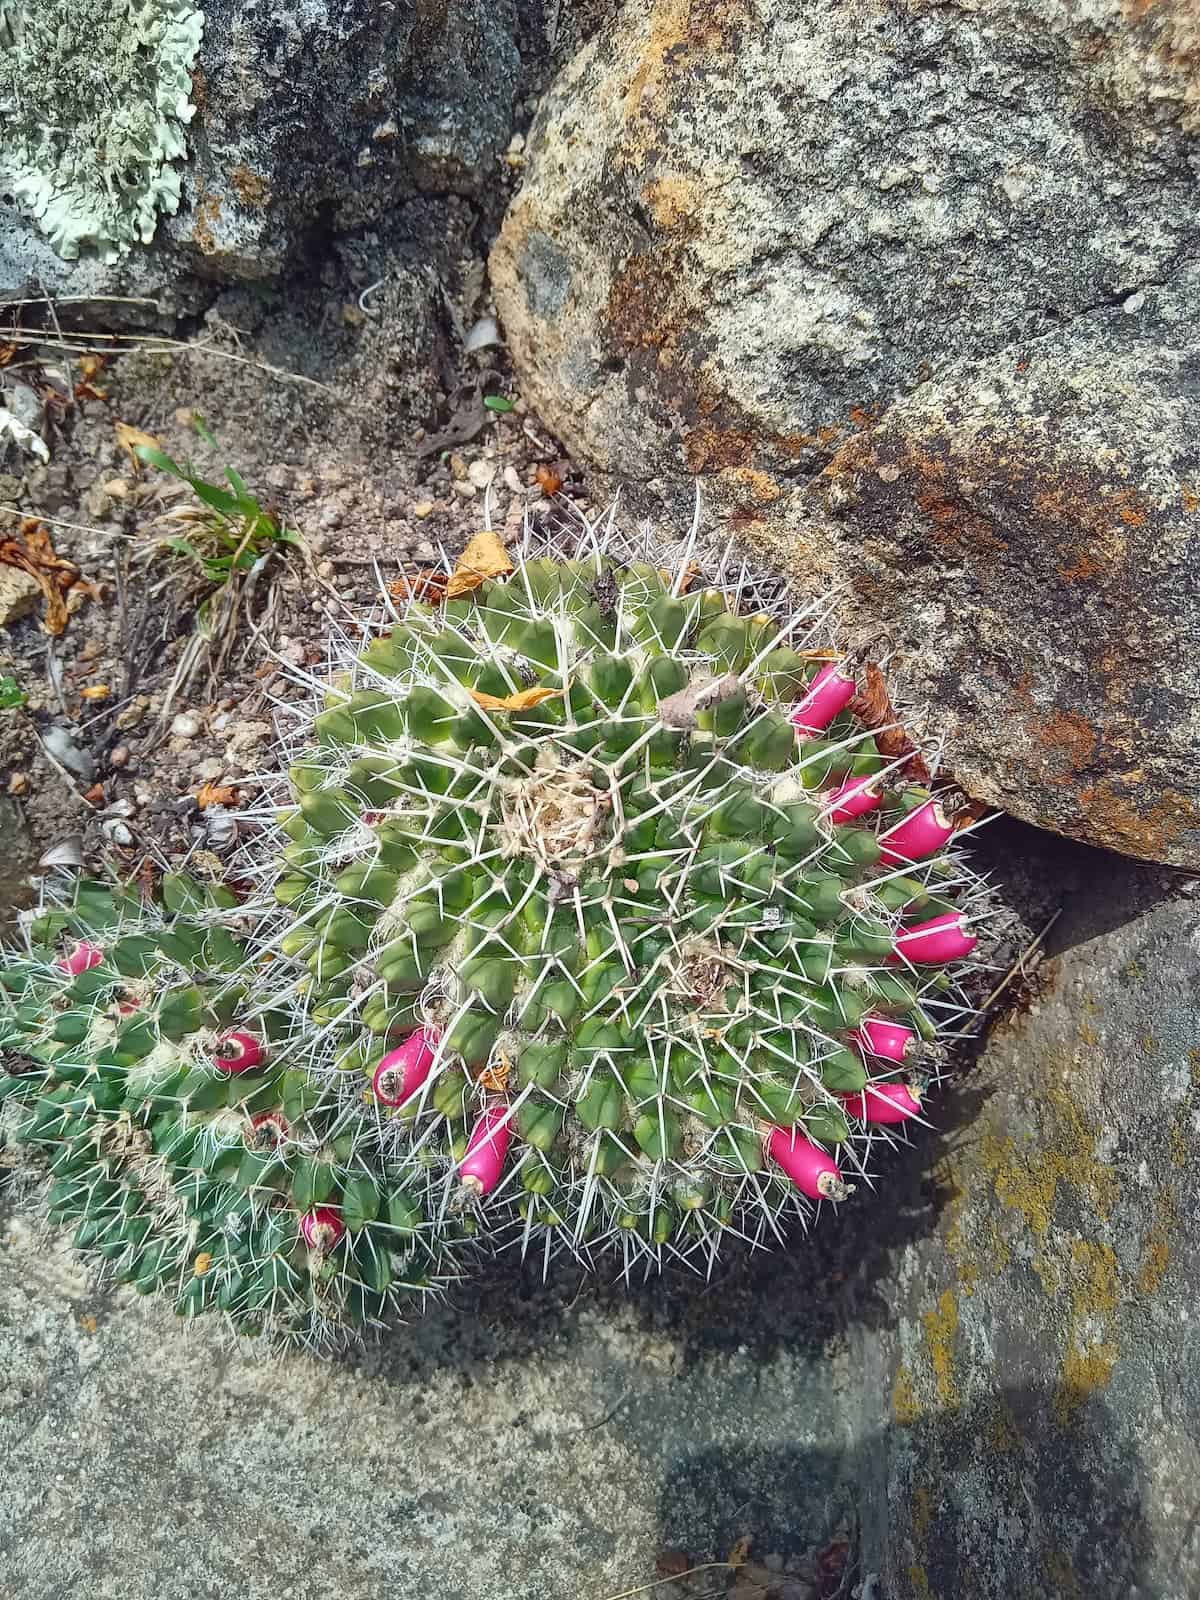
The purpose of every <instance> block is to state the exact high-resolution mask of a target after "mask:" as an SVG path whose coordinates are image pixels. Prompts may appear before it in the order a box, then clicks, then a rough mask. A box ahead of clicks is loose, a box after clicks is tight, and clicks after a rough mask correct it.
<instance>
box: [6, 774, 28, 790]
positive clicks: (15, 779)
mask: <svg viewBox="0 0 1200 1600" xmlns="http://www.w3.org/2000/svg"><path fill="white" fill-rule="evenodd" d="M7 792H8V793H9V794H13V795H21V794H28V793H29V774H28V773H27V772H14V773H13V774H12V775H11V776H10V778H9V780H8V791H7Z"/></svg>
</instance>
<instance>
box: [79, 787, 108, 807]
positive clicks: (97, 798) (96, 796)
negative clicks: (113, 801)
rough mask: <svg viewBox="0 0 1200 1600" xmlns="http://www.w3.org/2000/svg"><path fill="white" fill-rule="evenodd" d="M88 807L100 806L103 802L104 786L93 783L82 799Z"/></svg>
mask: <svg viewBox="0 0 1200 1600" xmlns="http://www.w3.org/2000/svg"><path fill="white" fill-rule="evenodd" d="M83 798H84V799H85V800H86V801H87V803H88V805H89V806H102V805H103V804H104V800H105V794H104V785H103V784H102V783H94V784H93V785H92V787H91V788H90V789H89V790H88V792H87V793H86V794H85V795H84V797H83Z"/></svg>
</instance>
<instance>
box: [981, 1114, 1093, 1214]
mask: <svg viewBox="0 0 1200 1600" xmlns="http://www.w3.org/2000/svg"><path fill="white" fill-rule="evenodd" d="M1046 1101H1047V1104H1048V1108H1049V1111H1050V1114H1051V1115H1050V1117H1049V1118H1048V1121H1049V1122H1050V1123H1051V1125H1052V1127H1053V1129H1054V1133H1055V1138H1054V1140H1053V1142H1052V1143H1051V1144H1050V1145H1049V1146H1048V1148H1046V1149H1042V1150H1037V1149H1031V1150H1029V1151H1028V1153H1026V1151H1025V1150H1024V1149H1018V1148H1017V1145H1016V1142H1015V1140H1014V1139H1012V1138H1011V1137H1005V1138H1000V1137H999V1136H997V1135H996V1134H988V1135H987V1136H986V1137H985V1138H984V1139H983V1141H982V1143H981V1145H980V1160H981V1162H982V1165H983V1168H984V1170H985V1171H986V1172H987V1173H988V1174H989V1175H990V1177H991V1179H992V1184H993V1186H994V1188H995V1191H996V1196H997V1198H998V1199H999V1200H1000V1201H1001V1202H1002V1204H1003V1205H1005V1206H1007V1207H1008V1209H1009V1210H1010V1211H1019V1212H1020V1213H1021V1214H1022V1215H1023V1216H1024V1218H1025V1220H1026V1222H1027V1223H1028V1224H1029V1226H1030V1228H1031V1229H1032V1230H1033V1232H1034V1233H1036V1234H1038V1235H1044V1234H1046V1233H1048V1232H1049V1229H1050V1223H1051V1220H1052V1218H1053V1214H1054V1202H1055V1199H1056V1198H1057V1195H1058V1186H1059V1184H1060V1183H1063V1184H1066V1183H1070V1184H1072V1185H1074V1187H1075V1188H1076V1189H1078V1190H1080V1191H1081V1192H1082V1193H1083V1195H1084V1197H1085V1198H1086V1199H1087V1200H1088V1201H1089V1203H1090V1205H1091V1209H1092V1210H1093V1211H1095V1213H1096V1214H1097V1216H1099V1217H1101V1218H1106V1217H1107V1216H1108V1215H1109V1213H1110V1212H1111V1211H1112V1208H1113V1205H1114V1204H1115V1202H1116V1198H1117V1174H1116V1172H1115V1171H1114V1170H1113V1168H1112V1167H1111V1166H1109V1164H1108V1163H1107V1162H1105V1161H1101V1160H1099V1159H1098V1157H1097V1155H1096V1143H1097V1139H1098V1137H1099V1135H1098V1131H1097V1130H1095V1129H1092V1128H1089V1126H1088V1125H1087V1123H1086V1121H1085V1120H1084V1117H1083V1115H1082V1113H1081V1112H1080V1110H1079V1107H1078V1106H1077V1105H1076V1103H1075V1101H1074V1100H1073V1099H1072V1097H1071V1095H1070V1094H1069V1093H1067V1092H1066V1091H1065V1090H1063V1089H1060V1088H1057V1087H1054V1086H1051V1087H1048V1088H1047V1090H1046ZM1028 1142H1030V1143H1031V1141H1028Z"/></svg>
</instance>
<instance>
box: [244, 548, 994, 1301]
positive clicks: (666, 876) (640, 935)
mask: <svg viewBox="0 0 1200 1600" xmlns="http://www.w3.org/2000/svg"><path fill="white" fill-rule="evenodd" d="M556 539H557V542H555V540H554V539H552V540H551V541H550V543H549V544H547V543H546V542H545V541H544V542H543V544H542V547H541V549H540V550H535V549H534V548H533V547H532V540H531V537H530V536H529V535H527V541H526V548H525V550H524V551H523V553H522V557H521V559H520V560H519V561H518V563H517V564H515V565H514V563H513V561H512V560H511V558H510V557H509V556H508V554H507V553H506V552H505V550H504V548H503V546H502V545H501V544H500V543H499V541H498V540H497V539H496V538H495V537H494V536H493V535H486V534H485V535H481V536H480V538H479V539H478V540H477V541H474V542H473V544H472V546H471V547H470V548H469V549H468V551H467V553H466V555H465V556H464V558H463V561H462V562H461V563H460V565H459V567H458V569H457V570H456V571H455V572H454V573H453V574H452V575H451V576H450V577H449V581H448V583H447V584H446V587H445V598H444V599H442V598H434V596H435V595H436V594H437V590H438V589H439V588H440V585H438V586H431V585H429V584H428V583H426V584H425V585H424V587H423V589H422V591H421V594H413V593H412V592H411V591H408V592H405V594H404V598H403V599H402V601H401V603H400V605H399V607H398V608H396V609H395V610H394V612H393V616H392V619H391V621H390V622H389V623H387V624H386V625H385V626H383V628H382V629H381V630H380V631H379V632H378V633H377V634H376V635H375V636H374V637H372V638H370V640H369V642H368V643H367V644H366V646H365V648H359V649H357V650H354V651H352V650H350V649H346V650H344V651H341V650H339V651H338V652H337V653H336V655H335V660H334V662H333V670H332V673H331V675H330V677H329V679H328V680H327V681H326V682H325V683H324V684H323V685H322V686H321V699H320V702H319V704H318V706H317V707H316V709H315V711H309V712H307V713H303V712H302V713H300V714H299V717H298V724H297V726H296V728H295V729H294V731H293V732H292V733H291V735H290V737H289V741H288V742H289V745H290V751H291V757H292V759H291V763H290V767H289V770H288V781H287V788H286V790H285V791H284V792H282V793H281V794H280V795H279V797H278V798H279V801H280V805H279V808H278V810H277V811H276V813H275V815H274V819H273V820H274V821H275V822H276V823H277V824H278V826H279V828H280V829H281V830H282V832H281V835H280V837H279V850H278V855H277V857H275V858H274V859H268V858H267V856H266V855H265V853H260V857H259V859H258V864H257V868H256V870H257V873H258V877H259V880H260V882H261V884H262V887H263V891H264V894H266V893H269V894H270V895H271V896H273V898H274V901H275V903H276V905H277V906H278V908H279V910H278V912H277V913H276V914H275V915H274V916H273V917H272V915H270V914H269V913H268V912H267V911H266V910H262V911H261V914H260V915H258V917H257V920H256V923H255V926H256V930H257V940H258V943H257V945H256V959H259V960H261V959H264V958H265V957H266V956H270V957H272V964H271V967H270V972H271V975H272V976H271V981H272V984H273V985H277V986H278V991H279V1000H278V1002H277V1003H279V1004H292V1005H299V1004H302V1005H303V1006H304V1007H305V1008H307V1018H308V1020H307V1022H305V1021H302V1020H297V1021H295V1022H293V1023H292V1024H291V1026H290V1037H291V1038H293V1039H294V1040H296V1041H297V1049H298V1050H299V1051H300V1053H301V1054H303V1049H302V1044H303V1041H304V1040H307V1041H308V1050H307V1056H306V1058H305V1066H306V1070H307V1072H308V1075H309V1079H310V1081H312V1082H313V1083H316V1084H321V1085H326V1086H327V1085H329V1084H330V1083H331V1082H335V1081H337V1080H339V1079H340V1078H341V1077H342V1075H343V1073H344V1070H345V1067H346V1065H347V1063H348V1062H350V1061H352V1060H358V1061H359V1062H360V1064H361V1073H362V1075H363V1076H362V1078H361V1079H360V1088H363V1087H365V1092H366V1095H367V1104H368V1105H369V1106H370V1112H369V1114H367V1115H366V1116H365V1117H364V1127H365V1128H366V1129H367V1131H368V1132H369V1134H370V1136H371V1137H373V1138H374V1139H375V1140H376V1141H377V1144H378V1157H377V1159H378V1160H379V1161H380V1162H381V1163H384V1164H385V1165H389V1166H391V1167H393V1168H394V1169H395V1170H397V1171H402V1172H403V1171H410V1172H412V1173H413V1179H412V1182H413V1184H414V1185H415V1187H416V1188H417V1189H418V1190H419V1191H421V1192H424V1193H433V1192H437V1193H438V1194H440V1197H441V1199H440V1204H439V1206H438V1216H439V1217H440V1218H441V1219H442V1220H443V1221H444V1222H446V1223H447V1225H449V1224H451V1223H452V1222H454V1221H455V1220H457V1221H458V1222H459V1223H460V1224H461V1225H463V1226H466V1227H468V1228H473V1229H474V1230H475V1232H476V1234H477V1235H478V1236H481V1237H486V1236H489V1235H490V1236H494V1237H497V1238H498V1239H500V1240H502V1241H503V1240H508V1239H511V1240H514V1241H515V1242H517V1243H518V1244H519V1246H520V1247H521V1248H522V1249H524V1250H537V1251H539V1252H541V1253H542V1255H543V1258H544V1259H549V1256H550V1255H551V1254H552V1253H553V1252H554V1250H555V1249H556V1248H558V1247H559V1246H563V1247H566V1248H569V1249H571V1250H573V1251H574V1252H576V1253H577V1254H579V1255H580V1256H581V1257H583V1258H584V1259H592V1258H594V1257H596V1256H597V1255H598V1254H599V1253H600V1252H601V1251H602V1249H603V1248H604V1247H606V1246H608V1247H612V1248H615V1249H616V1250H617V1252H618V1253H619V1254H620V1255H621V1256H622V1257H623V1259H624V1263H625V1265H626V1266H627V1267H628V1266H630V1265H632V1264H633V1263H634V1262H645V1263H646V1264H647V1265H648V1266H654V1265H657V1264H660V1263H661V1262H662V1261H664V1260H665V1259H667V1258H669V1257H679V1258H683V1259H685V1260H688V1261H690V1262H692V1263H693V1264H694V1265H696V1266H697V1267H698V1268H700V1269H702V1270H708V1269H709V1268H710V1267H711V1264H712V1261H713V1260H714V1259H715V1256H716V1252H717V1250H718V1249H719V1247H720V1245H721V1243H722V1241H723V1240H724V1239H725V1238H727V1237H729V1236H731V1235H732V1236H740V1237H742V1238H745V1239H748V1240H750V1241H751V1242H753V1243H755V1244H764V1243H770V1242H776V1241H780V1240H782V1239H783V1238H784V1237H785V1235H786V1232H787V1229H788V1225H789V1224H791V1225H794V1226H795V1227H796V1228H798V1229H800V1230H803V1228H805V1227H806V1226H807V1225H808V1223H809V1221H810V1220H811V1218H812V1217H813V1216H814V1215H815V1214H816V1212H817V1211H818V1210H820V1209H822V1208H824V1209H825V1210H827V1211H828V1210H829V1209H831V1208H833V1207H835V1206H837V1205H839V1204H842V1203H844V1202H846V1200H847V1197H848V1196H849V1195H850V1194H851V1193H852V1191H853V1190H854V1189H855V1188H856V1187H857V1188H858V1189H859V1191H860V1199H859V1200H858V1201H856V1202H854V1203H862V1194H863V1192H865V1190H864V1183H863V1180H864V1179H866V1178H868V1177H869V1176H870V1173H869V1170H868V1158H871V1159H874V1158H877V1157H878V1156H879V1155H880V1154H881V1153H882V1152H884V1151H885V1150H886V1147H887V1145H888V1142H889V1140H892V1139H894V1138H895V1137H896V1136H897V1133H898V1132H902V1128H901V1124H903V1122H905V1121H906V1120H910V1119H911V1118H912V1117H913V1116H916V1115H917V1113H918V1111H919V1109H920V1105H921V1102H920V1101H919V1099H918V1098H917V1096H916V1094H915V1093H914V1092H913V1090H912V1089H910V1088H909V1087H907V1085H909V1084H910V1083H911V1084H914V1085H918V1084H920V1085H924V1084H927V1083H928V1081H929V1080H930V1079H931V1078H932V1079H936V1077H937V1076H938V1070H939V1064H940V1062H941V1059H942V1056H943V1055H944V1050H943V1049H942V1047H941V1045H940V1044H939V1042H938V1041H939V1038H940V1036H941V1035H943V1034H948V1033H952V1032H954V1031H956V1030H957V1029H960V1028H961V1027H962V1026H963V1023H964V1021H965V1019H967V1018H968V1017H969V1016H970V1015H971V1006H970V1003H969V1000H968V998H967V995H968V989H967V988H964V982H965V981H967V980H969V979H970V975H971V974H972V972H974V971H976V970H977V968H978V965H979V963H978V957H977V956H976V954H975V946H976V942H977V939H978V927H979V924H980V921H981V908H983V909H985V908H986V894H985V892H984V889H983V886H982V885H981V883H980V881H979V880H978V879H977V878H976V877H975V876H974V875H973V874H972V872H971V871H970V869H969V867H968V866H967V865H966V864H965V862H964V859H963V857H962V854H961V852H960V850H959V849H957V848H955V846H954V844H953V840H952V833H953V826H952V819H951V818H950V816H949V813H948V811H947V809H946V802H945V801H944V799H943V798H941V797H939V798H937V799H935V798H934V796H933V795H932V793H931V792H930V790H929V789H928V788H926V787H923V786H922V785H921V784H920V783H918V782H915V781H913V779H912V778H911V777H910V776H908V773H909V771H910V768H911V767H912V765H913V762H912V760H911V746H908V745H906V744H905V745H904V748H905V750H906V751H908V752H909V754H907V755H901V756H897V755H895V754H889V753H888V751H889V749H892V750H894V749H895V748H897V746H896V745H895V743H894V742H892V743H889V740H888V737H887V734H888V732H890V731H892V725H891V724H890V723H889V724H887V725H885V726H883V727H879V728H878V737H876V728H875V727H873V726H869V725H868V724H867V723H866V722H865V721H863V720H861V719H860V717H859V715H858V714H857V711H856V707H857V706H859V705H862V704H863V703H864V700H865V699H867V698H869V697H865V696H864V695H863V693H862V689H863V687H864V682H865V679H864V673H865V670H866V669H865V667H864V665H863V663H861V662H860V661H859V660H857V659H856V658H853V657H851V656H847V655H838V654H837V653H836V652H834V651H832V650H830V649H828V648H827V647H826V648H822V647H825V646H827V639H826V638H825V637H824V636H823V635H822V633H821V631H820V623H821V620H822V618H823V617H824V615H825V614H826V609H827V608H825V607H824V606H813V607H810V608H807V609H805V608H799V609H797V608H796V605H795V602H794V599H793V598H792V597H791V596H790V595H789V594H788V593H787V592H786V591H784V590H783V588H782V587H781V586H779V585H778V584H776V585H775V586H774V587H772V586H770V585H769V584H767V585H763V584H761V583H758V582H756V581H755V580H753V579H752V578H751V577H750V576H749V575H748V574H747V573H746V572H745V571H744V570H741V569H739V570H737V571H732V572H731V571H730V570H729V569H728V568H722V569H720V570H717V571H716V572H715V573H714V574H713V575H712V579H711V581H710V582H709V583H708V584H707V585H705V584H704V583H703V582H698V581H696V579H697V574H696V568H695V563H694V562H693V559H692V558H693V555H694V548H689V549H685V550H682V551H680V552H678V559H677V560H676V561H675V562H674V564H673V565H667V566H664V564H663V560H662V558H661V556H660V555H655V554H651V553H650V552H648V551H646V550H644V549H639V548H637V547H636V546H629V545H619V543H618V540H619V536H618V535H616V534H614V533H613V532H612V530H611V528H604V529H601V528H600V527H594V528H593V527H588V528H585V530H584V531H583V534H582V535H581V537H579V538H578V539H575V538H574V537H573V536H572V535H570V534H562V535H559V536H556ZM399 587H400V588H401V590H402V591H404V587H405V586H404V585H401V586H399ZM418 587H420V586H418ZM871 670H872V672H874V671H875V669H873V668H872V669H871ZM875 721H876V723H878V721H879V719H878V718H876V719H875ZM901 744H904V741H903V738H902V739H901ZM261 820H262V821H264V822H266V821H268V820H271V819H269V818H267V817H266V816H264V817H263V818H262V819H261ZM948 827H949V828H950V832H947V828H948ZM885 841H890V843H885ZM247 870H250V869H249V868H247ZM287 996H292V997H294V998H292V999H291V1000H287V999H286V998H285V997H287ZM301 997H302V999H301ZM339 1052H340V1054H339ZM877 1085H878V1086H883V1085H892V1086H893V1087H894V1088H899V1089H902V1092H901V1093H899V1095H898V1096H897V1094H895V1093H894V1092H893V1088H887V1090H886V1092H882V1091H881V1093H879V1094H873V1093H872V1092H871V1091H872V1088H873V1086H877ZM864 1097H865V1098H864ZM347 1103H348V1104H349V1102H347Z"/></svg>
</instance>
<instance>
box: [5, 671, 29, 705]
mask: <svg viewBox="0 0 1200 1600" xmlns="http://www.w3.org/2000/svg"><path fill="white" fill-rule="evenodd" d="M27 699H28V696H27V695H26V693H25V691H24V689H22V688H21V685H20V684H19V683H18V682H17V680H16V679H15V678H13V677H3V678H0V711H13V710H15V709H16V707H17V706H23V705H24V704H25V701H26V700H27Z"/></svg>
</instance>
